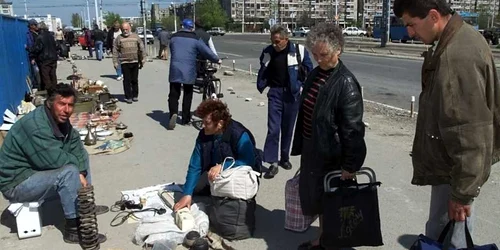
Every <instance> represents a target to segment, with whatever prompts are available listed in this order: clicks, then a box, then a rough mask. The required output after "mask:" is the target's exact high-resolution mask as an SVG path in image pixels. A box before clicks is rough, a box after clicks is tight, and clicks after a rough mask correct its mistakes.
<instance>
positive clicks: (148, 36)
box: [137, 30, 155, 44]
mask: <svg viewBox="0 0 500 250" xmlns="http://www.w3.org/2000/svg"><path fill="white" fill-rule="evenodd" d="M137 35H139V38H141V40H143V41H144V31H142V32H140V33H139V32H137ZM146 40H147V42H148V44H154V43H155V37H154V36H153V32H151V30H146Z"/></svg>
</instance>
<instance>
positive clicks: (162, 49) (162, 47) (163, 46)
mask: <svg viewBox="0 0 500 250" xmlns="http://www.w3.org/2000/svg"><path fill="white" fill-rule="evenodd" d="M165 49H167V50H168V44H167V45H165V44H160V51H158V58H160V59H162V55H163V51H164V50H165ZM165 53H167V51H165ZM166 58H167V57H166V56H165V59H166Z"/></svg>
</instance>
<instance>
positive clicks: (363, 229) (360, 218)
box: [321, 167, 383, 248]
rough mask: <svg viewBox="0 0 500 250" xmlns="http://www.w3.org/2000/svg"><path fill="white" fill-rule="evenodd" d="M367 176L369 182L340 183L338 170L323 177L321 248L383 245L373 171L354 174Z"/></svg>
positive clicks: (365, 170) (366, 169) (365, 169)
mask: <svg viewBox="0 0 500 250" xmlns="http://www.w3.org/2000/svg"><path fill="white" fill-rule="evenodd" d="M361 174H363V175H367V176H368V177H369V179H370V182H368V183H357V181H356V180H353V181H341V180H340V176H341V171H333V172H330V173H328V174H327V175H326V176H325V178H324V191H325V193H324V196H323V233H322V235H321V245H322V246H323V247H327V248H329V247H339V248H340V247H359V246H382V245H383V242H382V232H381V229H380V214H379V205H378V194H377V187H378V186H380V184H381V183H380V182H377V181H376V176H375V172H374V171H373V170H372V169H370V168H366V167H363V168H361V169H360V171H358V172H357V173H356V175H361Z"/></svg>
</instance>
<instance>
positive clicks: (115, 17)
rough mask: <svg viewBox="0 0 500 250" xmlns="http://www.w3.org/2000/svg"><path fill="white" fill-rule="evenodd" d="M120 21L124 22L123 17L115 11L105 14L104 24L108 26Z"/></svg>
mask: <svg viewBox="0 0 500 250" xmlns="http://www.w3.org/2000/svg"><path fill="white" fill-rule="evenodd" d="M116 21H118V22H119V23H120V24H121V23H122V22H123V19H122V18H121V17H120V15H119V14H117V13H114V12H108V13H106V15H105V16H104V25H106V26H107V27H111V26H113V24H114V23H115V22H116Z"/></svg>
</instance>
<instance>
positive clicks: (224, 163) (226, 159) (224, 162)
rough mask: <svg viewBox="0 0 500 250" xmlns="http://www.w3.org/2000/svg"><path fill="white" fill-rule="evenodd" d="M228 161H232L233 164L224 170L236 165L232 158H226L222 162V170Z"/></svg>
mask: <svg viewBox="0 0 500 250" xmlns="http://www.w3.org/2000/svg"><path fill="white" fill-rule="evenodd" d="M228 160H230V161H233V162H232V163H231V165H229V167H227V168H226V169H230V168H232V167H234V164H235V163H236V160H235V159H234V158H233V157H226V158H225V159H224V161H223V162H222V169H224V166H225V165H226V161H228Z"/></svg>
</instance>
